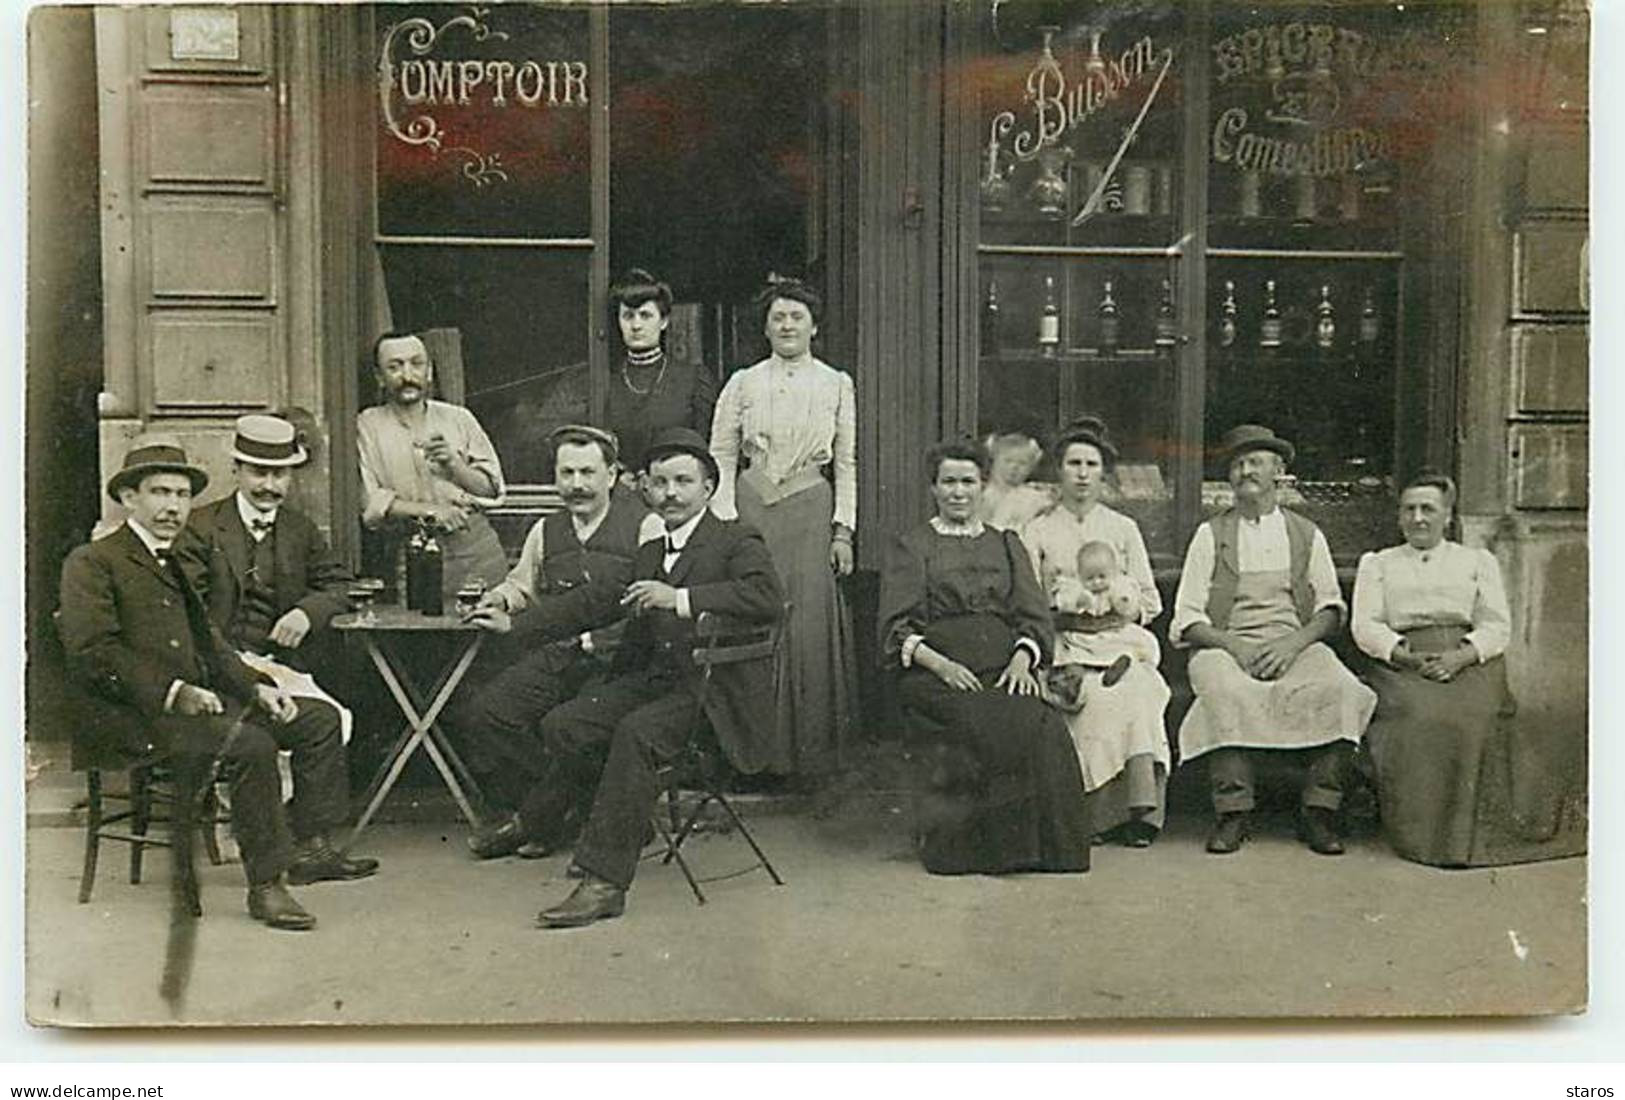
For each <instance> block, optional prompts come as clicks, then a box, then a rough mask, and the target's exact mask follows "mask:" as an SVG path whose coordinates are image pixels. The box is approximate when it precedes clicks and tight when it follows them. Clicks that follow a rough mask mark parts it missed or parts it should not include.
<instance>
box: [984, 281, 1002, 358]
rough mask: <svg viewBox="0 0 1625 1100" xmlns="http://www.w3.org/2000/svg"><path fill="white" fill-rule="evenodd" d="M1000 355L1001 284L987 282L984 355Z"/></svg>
mask: <svg viewBox="0 0 1625 1100" xmlns="http://www.w3.org/2000/svg"><path fill="white" fill-rule="evenodd" d="M998 353H999V283H998V280H997V279H994V278H992V277H991V276H990V277H989V278H988V280H987V300H986V301H985V302H983V303H982V354H983V355H997V354H998Z"/></svg>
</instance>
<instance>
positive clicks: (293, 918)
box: [248, 875, 316, 932]
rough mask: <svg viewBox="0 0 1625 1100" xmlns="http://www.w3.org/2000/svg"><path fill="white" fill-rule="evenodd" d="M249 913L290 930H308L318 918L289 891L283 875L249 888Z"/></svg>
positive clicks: (263, 921)
mask: <svg viewBox="0 0 1625 1100" xmlns="http://www.w3.org/2000/svg"><path fill="white" fill-rule="evenodd" d="M248 915H249V916H251V917H253V918H254V919H255V920H257V921H260V922H262V923H264V924H268V925H270V926H271V927H272V928H281V929H284V930H285V931H289V932H308V931H309V930H310V929H312V928H315V927H316V918H315V917H313V916H311V915H310V914H309V913H307V912H305V910H304V907H303V906H301V905H300V904H299V903H298V902H297V901H294V900H293V895H292V894H290V893H288V887H287V883H286V881H285V876H283V875H278V876H277V877H276V878H274V879H271V880H270V881H268V882H261V883H259V884H257V885H252V886H250V887H249V888H248Z"/></svg>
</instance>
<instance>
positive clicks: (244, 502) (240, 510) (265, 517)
mask: <svg viewBox="0 0 1625 1100" xmlns="http://www.w3.org/2000/svg"><path fill="white" fill-rule="evenodd" d="M233 495H234V496H235V497H236V499H237V514H238V515H239V516H241V517H242V518H243V530H245V531H247V532H248V537H249V538H251V539H253V540H254V541H255V542H259V541H260V540H261V539H263V538H264V537H265V536H266V535H268V534H270V533H271V531H270V528H268V527H267V528H266V529H265V530H262V531H256V530H254V525H255V524H256V523H259V524H266V523H272V524H274V523H275V522H276V513H277V510H276V509H275V508H272V509H271V510H270V511H269V512H262V511H260V510H259V509H258V508H256V507H254V506H253V505H252V504H250V503H249V502H248V498H247V497H245V496H243V494H242V493H241V492H238V493H235V494H233Z"/></svg>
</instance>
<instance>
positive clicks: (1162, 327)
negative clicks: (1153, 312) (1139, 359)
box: [1155, 279, 1179, 348]
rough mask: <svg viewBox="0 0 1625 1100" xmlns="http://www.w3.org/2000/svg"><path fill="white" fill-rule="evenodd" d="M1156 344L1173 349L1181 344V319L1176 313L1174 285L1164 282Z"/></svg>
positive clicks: (1158, 315)
mask: <svg viewBox="0 0 1625 1100" xmlns="http://www.w3.org/2000/svg"><path fill="white" fill-rule="evenodd" d="M1155 343H1156V345H1157V347H1159V348H1171V347H1173V346H1174V345H1175V344H1177V343H1179V318H1178V316H1177V315H1176V314H1175V312H1174V283H1173V280H1172V279H1164V280H1163V281H1162V302H1161V304H1160V305H1158V306H1157V327H1156V338H1155Z"/></svg>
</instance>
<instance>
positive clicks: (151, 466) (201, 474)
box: [107, 434, 209, 503]
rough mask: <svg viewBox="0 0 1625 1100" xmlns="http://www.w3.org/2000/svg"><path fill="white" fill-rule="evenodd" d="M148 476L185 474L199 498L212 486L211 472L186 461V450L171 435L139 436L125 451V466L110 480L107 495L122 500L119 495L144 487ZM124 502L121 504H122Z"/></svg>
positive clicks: (193, 491)
mask: <svg viewBox="0 0 1625 1100" xmlns="http://www.w3.org/2000/svg"><path fill="white" fill-rule="evenodd" d="M148 474H185V475H186V477H187V480H189V481H190V482H191V483H192V493H193V495H194V496H195V495H197V494H198V493H201V492H202V491H203V487H204V486H205V485H207V484H208V483H209V475H208V472H207V471H205V470H204V469H203V468H202V467H201V466H194V465H192V464H191V462H189V461H187V458H186V449H185V448H183V447H182V446H181V444H180V440H178V439H176V438H175V437H174V436H172V435H147V434H143V435H138V436H136V437H135V438H134V439H132V440H130V447H129V450H127V451H125V452H124V465H123V466H122V467H120V469H119V470H118V472H117V473H115V474H114V475H113V476H112V477H110V478H108V479H107V495H108V496H110V497H112V498H113V499H114V500H118V499H119V492H120V491H121V490H124V489H127V488H134V487H135V486H137V485H140V484H141V479H142V478H144V477H146V476H147V475H148ZM121 503H122V502H121Z"/></svg>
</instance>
